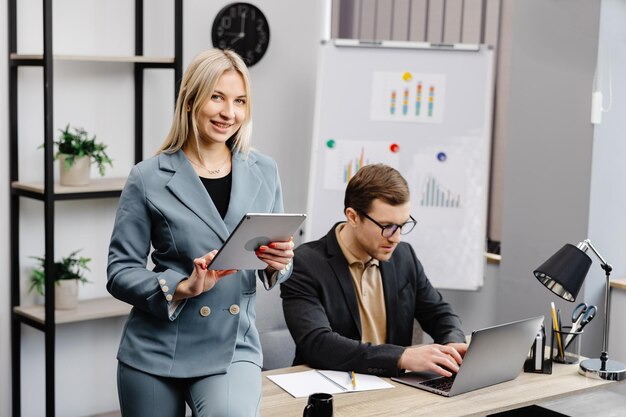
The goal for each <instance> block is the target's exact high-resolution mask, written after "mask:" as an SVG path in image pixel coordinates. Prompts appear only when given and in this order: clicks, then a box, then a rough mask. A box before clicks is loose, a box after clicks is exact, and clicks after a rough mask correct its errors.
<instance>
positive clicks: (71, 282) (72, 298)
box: [54, 279, 78, 310]
mask: <svg viewBox="0 0 626 417" xmlns="http://www.w3.org/2000/svg"><path fill="white" fill-rule="evenodd" d="M77 306H78V280H77V279H61V280H59V281H57V282H55V283H54V308H55V309H57V310H73V309H75V308H76V307H77Z"/></svg>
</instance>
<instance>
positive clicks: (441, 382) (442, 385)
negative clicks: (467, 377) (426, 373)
mask: <svg viewBox="0 0 626 417" xmlns="http://www.w3.org/2000/svg"><path fill="white" fill-rule="evenodd" d="M455 377H456V374H454V375H452V376H450V377H441V378H435V379H429V380H427V381H422V382H420V384H422V385H426V386H427V387H431V388H434V389H437V390H439V391H444V392H448V391H450V388H452V383H453V382H454V378H455Z"/></svg>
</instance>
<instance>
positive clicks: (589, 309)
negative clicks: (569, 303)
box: [572, 303, 598, 332]
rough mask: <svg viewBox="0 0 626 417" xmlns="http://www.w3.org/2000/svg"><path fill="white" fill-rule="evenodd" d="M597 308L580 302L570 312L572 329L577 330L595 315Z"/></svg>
mask: <svg viewBox="0 0 626 417" xmlns="http://www.w3.org/2000/svg"><path fill="white" fill-rule="evenodd" d="M597 312H598V309H597V308H596V306H594V305H593V304H592V305H587V303H580V304H578V305H577V306H576V308H574V311H573V312H572V329H575V331H577V332H579V331H581V330H582V329H583V327H585V326H586V325H587V324H589V322H590V321H591V320H593V318H594V317H595V316H596V313H597Z"/></svg>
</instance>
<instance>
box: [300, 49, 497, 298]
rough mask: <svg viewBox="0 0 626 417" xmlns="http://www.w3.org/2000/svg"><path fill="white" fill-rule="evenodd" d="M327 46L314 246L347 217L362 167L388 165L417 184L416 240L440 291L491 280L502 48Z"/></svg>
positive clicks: (312, 198) (308, 236)
mask: <svg viewBox="0 0 626 417" xmlns="http://www.w3.org/2000/svg"><path fill="white" fill-rule="evenodd" d="M340 42H342V41H341V40H337V41H335V42H326V43H323V44H322V45H321V46H320V48H321V52H320V64H319V69H318V79H317V82H318V84H317V92H316V114H315V127H314V135H313V140H312V147H311V157H312V160H311V168H310V177H309V190H308V191H309V195H308V201H307V207H308V214H309V217H308V219H307V226H306V228H305V240H307V241H308V240H313V239H319V238H320V237H322V236H324V235H325V234H326V233H327V232H328V230H330V228H331V227H332V225H333V224H335V223H336V222H338V221H342V220H345V216H344V214H343V197H344V191H345V186H346V184H347V181H348V180H349V178H351V177H352V176H353V175H354V173H355V172H356V171H357V170H358V169H359V167H360V166H362V165H364V164H368V163H378V162H381V163H385V164H387V165H391V166H393V167H395V168H397V169H398V170H399V171H400V172H401V173H402V175H403V176H404V177H405V178H406V180H407V181H408V183H409V187H410V192H411V214H412V215H413V217H414V218H415V219H417V221H418V224H417V226H416V228H415V229H414V230H413V232H411V233H410V234H408V235H405V236H403V237H402V238H403V240H404V241H406V242H409V243H410V244H411V245H412V246H413V248H414V250H415V252H416V254H417V256H418V258H419V259H420V261H421V262H422V264H423V265H424V268H425V270H426V274H427V275H428V277H429V279H430V281H431V282H432V283H433V285H434V286H435V287H437V288H442V289H443V288H445V289H466V290H475V289H478V288H479V287H480V286H481V285H482V283H483V275H484V267H485V256H484V253H485V245H486V227H487V203H488V182H489V165H490V150H491V123H492V114H491V113H492V102H493V51H492V50H491V49H490V48H488V47H485V46H478V45H476V46H475V48H473V50H469V49H471V48H468V47H467V45H456V46H450V45H447V46H446V45H444V46H442V47H432V46H429V45H428V44H426V45H424V44H414V43H409V42H406V43H404V42H393V44H392V43H391V42H390V43H389V44H385V42H382V43H380V42H379V43H377V44H376V45H374V44H363V43H359V42H358V41H352V43H351V44H350V45H345V43H350V42H346V41H343V42H344V44H343V45H339V43H340Z"/></svg>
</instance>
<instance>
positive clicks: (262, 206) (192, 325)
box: [107, 151, 291, 378]
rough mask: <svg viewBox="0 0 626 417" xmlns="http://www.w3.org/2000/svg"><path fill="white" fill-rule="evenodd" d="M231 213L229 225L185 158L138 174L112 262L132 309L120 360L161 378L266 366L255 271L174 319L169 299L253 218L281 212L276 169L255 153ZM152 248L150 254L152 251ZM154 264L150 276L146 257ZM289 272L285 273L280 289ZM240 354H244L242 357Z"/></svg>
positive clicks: (122, 208)
mask: <svg viewBox="0 0 626 417" xmlns="http://www.w3.org/2000/svg"><path fill="white" fill-rule="evenodd" d="M232 176H233V181H232V190H231V197H230V204H229V207H228V212H227V213H226V216H225V218H224V219H223V220H222V218H221V216H220V215H219V213H218V211H217V209H216V208H215V205H214V204H213V201H212V200H211V198H210V197H209V194H208V193H207V191H206V189H205V188H204V186H203V185H202V182H201V181H200V179H199V178H198V175H197V174H196V173H195V171H194V170H193V168H192V166H191V165H190V164H189V162H188V161H187V158H186V157H185V155H184V153H183V152H182V151H178V152H176V153H173V154H166V153H162V154H159V155H157V156H155V157H152V158H150V159H147V160H145V161H143V162H140V163H139V164H137V165H136V166H134V167H133V169H132V170H131V173H130V175H129V177H128V180H127V182H126V186H125V187H124V191H123V192H122V196H121V198H120V202H119V207H118V209H117V215H116V219H115V226H114V229H113V234H112V237H111V244H110V247H109V258H108V268H107V273H108V281H107V289H108V291H109V292H110V293H111V294H112V295H113V296H114V297H116V298H118V299H120V300H122V301H125V302H127V303H129V304H131V305H133V308H132V310H131V313H130V316H129V317H128V321H127V322H126V326H125V328H124V331H123V334H122V340H121V343H120V347H119V351H118V355H117V358H118V360H120V361H121V362H123V363H125V364H127V365H129V366H132V367H134V368H137V369H139V370H142V371H144V372H148V373H151V374H154V375H160V376H168V377H180V378H186V377H194V376H203V375H210V374H216V373H223V372H225V371H226V370H227V368H228V366H229V365H230V363H231V362H232V361H233V360H246V361H250V362H253V363H255V364H257V365H259V366H261V365H262V355H261V346H260V342H259V334H258V331H257V329H256V326H255V317H256V313H255V292H256V271H240V272H238V273H236V274H234V275H230V276H227V277H225V278H224V279H222V280H221V281H220V282H219V283H218V284H217V285H216V286H215V287H214V288H213V289H212V290H210V291H208V292H205V293H203V294H201V295H198V296H196V297H194V298H188V299H186V300H184V301H182V302H181V303H180V305H179V306H178V307H177V309H176V311H175V313H174V314H173V315H172V316H171V317H170V316H169V314H168V304H169V303H168V301H167V299H168V298H171V297H168V295H172V294H173V293H174V291H175V289H176V286H177V285H178V283H179V282H180V281H181V280H183V279H184V278H186V277H188V276H189V275H190V274H191V272H192V269H193V259H194V258H197V257H200V256H203V255H204V254H206V253H207V252H209V251H211V250H213V249H218V248H219V247H220V246H221V245H222V244H223V243H224V241H225V240H226V239H227V238H228V235H229V234H230V233H231V232H232V231H233V229H234V228H235V226H236V225H237V223H238V222H239V220H241V217H242V216H243V215H244V214H245V213H248V212H282V211H283V201H282V192H281V186H280V179H279V176H278V170H277V167H276V163H275V162H274V161H273V160H272V159H271V158H269V157H267V156H264V155H261V154H259V153H256V152H250V154H249V155H248V158H247V159H243V158H242V156H241V155H240V154H235V155H233V158H232ZM151 246H152V247H151ZM151 250H152V253H151V255H150V256H151V259H152V262H153V264H154V267H153V268H152V270H150V269H147V266H146V263H147V258H148V255H149V254H150V251H151ZM290 274H291V270H290V269H286V270H285V271H284V272H283V273H281V274H278V275H279V276H278V282H282V281H284V280H285V279H287V278H288V277H289V275H290ZM236 346H237V348H236Z"/></svg>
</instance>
